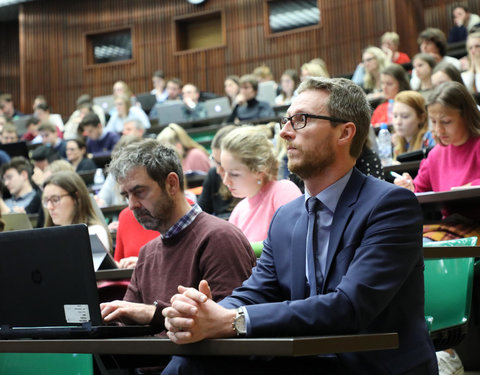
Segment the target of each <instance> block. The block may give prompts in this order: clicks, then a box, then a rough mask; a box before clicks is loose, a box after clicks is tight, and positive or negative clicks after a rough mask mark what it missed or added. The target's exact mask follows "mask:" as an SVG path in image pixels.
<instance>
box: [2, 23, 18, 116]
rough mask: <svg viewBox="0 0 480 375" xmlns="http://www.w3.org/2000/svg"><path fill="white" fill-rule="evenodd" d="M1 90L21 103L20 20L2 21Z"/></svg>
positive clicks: (16, 104)
mask: <svg viewBox="0 0 480 375" xmlns="http://www.w3.org/2000/svg"><path fill="white" fill-rule="evenodd" d="M0 35H1V37H0V51H1V52H0V91H3V92H8V93H10V94H12V96H13V100H14V104H15V106H17V107H19V103H20V49H19V40H18V37H19V33H18V21H13V22H3V23H0Z"/></svg>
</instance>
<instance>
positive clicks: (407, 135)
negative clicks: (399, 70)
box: [392, 90, 435, 159]
mask: <svg viewBox="0 0 480 375" xmlns="http://www.w3.org/2000/svg"><path fill="white" fill-rule="evenodd" d="M393 128H394V129H395V132H394V134H393V136H392V141H393V145H394V151H393V155H394V159H396V158H397V156H398V155H400V154H403V153H405V152H410V151H415V150H421V149H426V148H430V147H433V146H435V139H434V138H433V135H432V132H430V131H429V130H428V121H427V111H426V108H425V99H424V98H423V96H422V94H420V93H418V92H416V91H410V90H407V91H402V92H401V93H399V94H397V95H396V96H395V103H394V105H393Z"/></svg>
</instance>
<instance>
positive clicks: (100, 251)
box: [90, 234, 118, 271]
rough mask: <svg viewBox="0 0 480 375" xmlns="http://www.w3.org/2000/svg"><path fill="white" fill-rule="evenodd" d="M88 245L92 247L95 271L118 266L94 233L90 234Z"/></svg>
mask: <svg viewBox="0 0 480 375" xmlns="http://www.w3.org/2000/svg"><path fill="white" fill-rule="evenodd" d="M90 246H91V248H92V259H93V269H94V270H95V271H98V270H111V269H114V268H118V267H117V263H115V260H114V259H113V258H112V256H111V255H110V253H109V251H108V250H107V249H106V248H105V246H103V243H102V241H100V238H98V236H97V235H96V234H91V235H90Z"/></svg>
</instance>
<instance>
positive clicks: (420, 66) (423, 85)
mask: <svg viewBox="0 0 480 375" xmlns="http://www.w3.org/2000/svg"><path fill="white" fill-rule="evenodd" d="M435 65H437V62H436V61H435V59H434V58H433V57H432V55H429V54H428V53H417V54H416V55H415V56H414V57H413V68H414V69H415V71H416V72H417V77H418V79H419V80H420V87H419V88H418V90H416V91H418V92H420V93H421V94H422V95H423V97H424V98H427V97H428V94H430V92H431V91H432V88H433V84H432V74H433V68H435Z"/></svg>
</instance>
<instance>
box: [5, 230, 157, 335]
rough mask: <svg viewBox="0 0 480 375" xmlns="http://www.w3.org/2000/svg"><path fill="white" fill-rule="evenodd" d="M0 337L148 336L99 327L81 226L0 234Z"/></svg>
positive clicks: (134, 329) (136, 329)
mask: <svg viewBox="0 0 480 375" xmlns="http://www.w3.org/2000/svg"><path fill="white" fill-rule="evenodd" d="M0 254H1V256H2V262H0V298H1V301H2V303H1V304H0V339H18V338H44V339H47V338H59V339H60V338H103V337H105V338H106V337H126V336H144V335H147V334H152V333H153V332H152V328H151V327H150V326H118V325H116V326H111V325H108V326H107V325H103V324H102V318H101V313H100V306H99V302H98V294H97V286H96V281H95V272H94V270H93V262H92V251H91V249H90V238H89V235H88V228H87V226H86V225H84V224H77V225H68V226H60V227H49V228H40V229H31V230H24V231H13V232H3V233H0Z"/></svg>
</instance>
